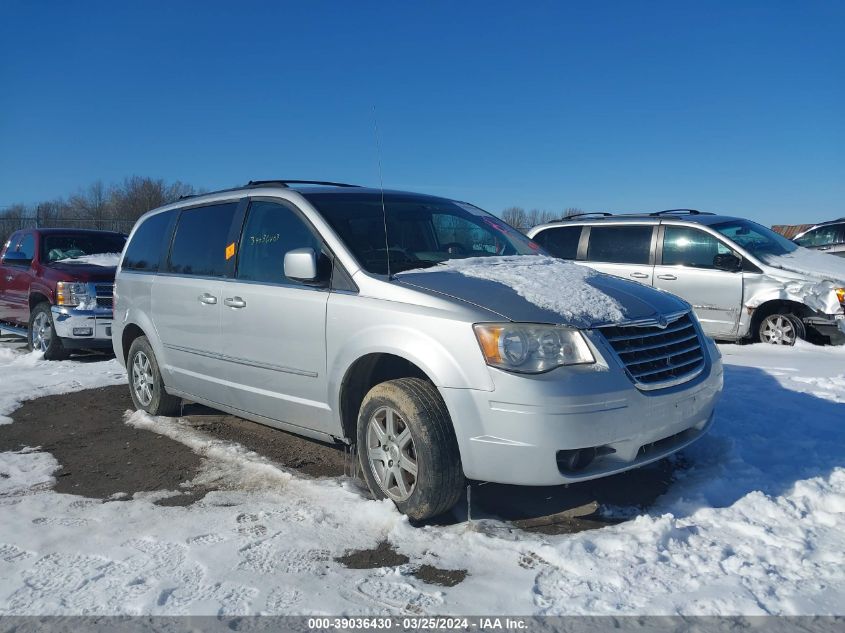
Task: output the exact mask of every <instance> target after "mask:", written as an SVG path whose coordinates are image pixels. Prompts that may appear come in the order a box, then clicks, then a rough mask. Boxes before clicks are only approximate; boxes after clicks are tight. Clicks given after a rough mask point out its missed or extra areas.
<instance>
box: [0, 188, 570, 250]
mask: <svg viewBox="0 0 845 633" xmlns="http://www.w3.org/2000/svg"><path fill="white" fill-rule="evenodd" d="M196 193H199V191H198V190H197V189H195V188H194V186H193V185H189V184H187V183H184V182H181V181H178V180H177V181H175V182H167V181H165V180H163V179H160V178H159V179H155V178H148V177H144V176H130V177H128V178H125V179H124V180H123V182H121V183H118V184H111V185H106V184H104V183H103V182H102V181H101V180H98V181H96V182H94V183H92V184H90V185H88V187H85V188H83V189H81V190H80V191H78V192H77V193H75V194H73V195H71V196H69V197H66V198H56V199H53V200H45V201H44V202H38V203H35V204H13V205H11V206H9V207H6V208H0V245H2V244H3V243H4V242H5V241H6V239H7V238H8V237H9V236H10V235H11V234H12V233H14V232H15V231H17V230H18V229H22V228H33V227H39V228H49V227H73V228H85V229H100V230H108V231H122V232H124V233H128V232H129V231H130V230H131V229H132V226H133V225H134V224H135V221H136V220H137V219H138V218H140V217H141V216H142V215H143V214H144V213H146V212H147V211H149V210H150V209H155V208H156V207H160V206H162V205H165V204H169V203H171V202H175V201H176V200H178V199H179V198H180V197H182V196H186V195H191V194H196ZM579 212H580V209H575V208H571V207H570V208H568V209H564V210H563V212H560V213H558V212H554V211H548V210H545V209H531V210H529V211H526V210H525V209H523V208H522V207H508V208H507V209H505V210H504V211H502V213H501V217H502V219H503V220H504V221H505V222H507V223H508V224H510V225H511V226H513V227H515V228H517V229H519V230H520V231H527V230H528V229H530V228H531V227H533V226H537V225H538V224H543V223H544V222H549V221H551V220H557V219H560V218H565V217H569V216H571V215H574V214H576V213H579Z"/></svg>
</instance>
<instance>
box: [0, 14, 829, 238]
mask: <svg viewBox="0 0 845 633" xmlns="http://www.w3.org/2000/svg"><path fill="white" fill-rule="evenodd" d="M843 33H845V3H843V2H774V1H765V2H725V3H718V2H696V3H693V2H667V3H659V2H629V1H626V2H603V3H591V2H579V3H575V2H571V3H564V2H554V3H539V2H538V3H516V2H510V3H496V2H479V3H474V2H461V3H456V2H443V3H438V2H425V3H422V2H420V3H410V2H393V3H388V2H357V1H356V2H336V3H330V2H298V3H290V4H283V3H278V2H266V3H258V2H243V1H241V2H237V3H236V2H228V3H222V2H195V3H190V2H153V1H145V2H103V3H97V2H84V3H83V2H49V3H43V2H31V1H23V0H0V88H2V99H0V208H2V207H3V206H5V205H7V204H9V203H13V202H18V201H22V202H33V201H37V200H42V199H45V198H50V197H54V196H61V195H67V194H71V193H73V192H75V191H76V190H77V189H78V188H79V187H81V186H84V185H86V184H88V183H90V182H92V181H94V180H97V179H102V180H104V181H105V182H112V181H119V180H122V179H123V178H124V177H125V176H128V175H132V174H139V175H149V176H153V177H160V178H165V179H167V180H176V179H178V180H183V181H186V182H190V183H192V184H194V185H197V186H200V187H205V188H219V187H226V186H231V185H236V184H240V183H243V182H246V181H247V180H250V179H258V178H273V177H276V178H279V177H288V178H313V179H332V180H341V181H347V182H356V183H361V184H371V185H376V184H378V171H377V161H376V150H375V141H374V134H373V107H374V106H375V109H376V113H377V118H378V126H379V131H380V135H381V146H382V164H383V172H384V183H385V186H387V187H393V188H402V189H411V190H416V191H422V192H428V193H434V194H440V195H446V196H451V197H457V198H460V199H464V200H469V201H472V202H474V203H476V204H478V205H479V206H482V207H485V208H487V209H489V210H491V211H496V212H499V211H501V210H502V209H503V208H505V207H507V206H511V205H519V206H523V207H526V208H531V207H539V208H547V209H554V210H562V209H563V208H565V207H580V208H583V209H587V210H608V209H609V210H622V211H632V210H644V209H662V208H670V207H679V206H683V207H687V206H689V207H695V208H699V209H706V210H712V211H721V212H730V213H734V214H739V215H745V216H747V217H750V218H753V219H756V220H758V221H760V222H763V223H766V224H773V223H799V222H804V221H810V220H816V219H826V218H830V217H839V216H843V215H845V37H843Z"/></svg>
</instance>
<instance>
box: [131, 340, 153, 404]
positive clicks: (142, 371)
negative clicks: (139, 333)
mask: <svg viewBox="0 0 845 633" xmlns="http://www.w3.org/2000/svg"><path fill="white" fill-rule="evenodd" d="M153 384H154V380H153V368H152V364H151V363H150V359H149V358H148V357H147V355H146V354H145V353H144V352H140V351H139V352H137V353H136V354H135V356H134V358H133V359H132V389H133V391H134V392H135V397H136V398H137V399H138V402H140V403H141V405H142V406H145V407H147V406H149V404H150V403H151V402H152V401H153Z"/></svg>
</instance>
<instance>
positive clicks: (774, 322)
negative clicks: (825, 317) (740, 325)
mask: <svg viewBox="0 0 845 633" xmlns="http://www.w3.org/2000/svg"><path fill="white" fill-rule="evenodd" d="M757 336H758V338H759V339H760V341H761V342H762V343H769V344H770V345H788V346H792V345H795V341H797V340H798V339H799V338H800V339H805V338H807V330H806V328H805V327H804V322H803V321H801V318H800V317H797V316H795V315H794V314H788V313H785V312H775V313H774V314H770V315H769V316H767V317H765V318H764V319H763V320H762V321H760V327H759V328H758V333H757Z"/></svg>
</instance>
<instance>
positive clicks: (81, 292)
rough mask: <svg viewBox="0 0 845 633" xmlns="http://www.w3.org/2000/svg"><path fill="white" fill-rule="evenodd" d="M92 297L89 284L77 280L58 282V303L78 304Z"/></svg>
mask: <svg viewBox="0 0 845 633" xmlns="http://www.w3.org/2000/svg"><path fill="white" fill-rule="evenodd" d="M90 299H91V296H90V295H89V294H88V284H83V283H79V282H76V281H60V282H58V283H57V284H56V305H60V306H78V305H79V304H80V303H82V304H84V303H87V302H88V301H89V300H90Z"/></svg>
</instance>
